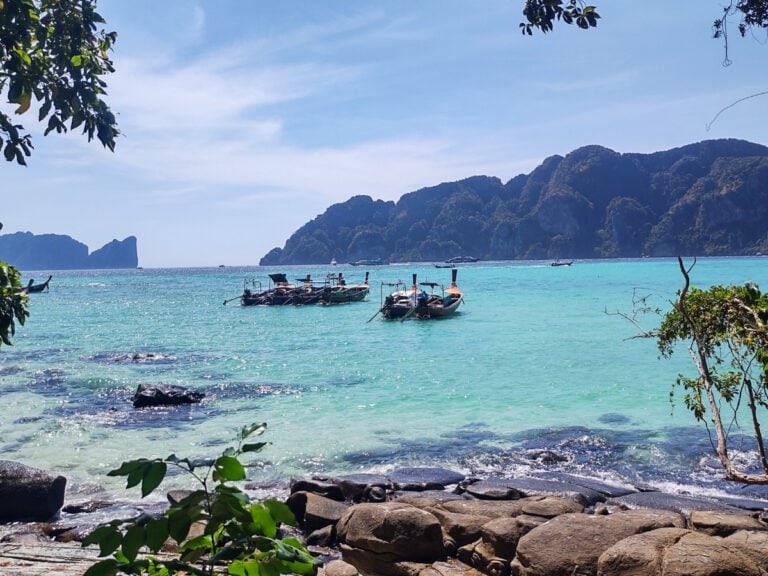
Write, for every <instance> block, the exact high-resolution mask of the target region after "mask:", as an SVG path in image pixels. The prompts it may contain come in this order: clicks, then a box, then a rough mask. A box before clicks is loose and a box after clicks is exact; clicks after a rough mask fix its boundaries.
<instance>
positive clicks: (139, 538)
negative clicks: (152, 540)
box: [121, 524, 145, 562]
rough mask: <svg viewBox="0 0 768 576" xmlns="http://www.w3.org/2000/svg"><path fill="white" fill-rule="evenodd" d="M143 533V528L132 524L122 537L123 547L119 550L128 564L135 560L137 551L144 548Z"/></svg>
mask: <svg viewBox="0 0 768 576" xmlns="http://www.w3.org/2000/svg"><path fill="white" fill-rule="evenodd" d="M144 541H145V533H144V527H143V526H139V525H137V524H134V525H133V526H131V527H130V528H128V530H127V531H126V533H125V536H123V546H122V548H121V550H122V552H123V554H125V556H126V558H127V559H128V561H129V562H133V561H134V560H136V555H137V554H138V553H139V549H140V548H141V547H142V546H144Z"/></svg>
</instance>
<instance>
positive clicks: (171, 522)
mask: <svg viewBox="0 0 768 576" xmlns="http://www.w3.org/2000/svg"><path fill="white" fill-rule="evenodd" d="M191 526H192V521H191V520H190V519H189V516H188V515H187V511H186V510H179V511H178V512H174V513H172V514H170V515H169V516H168V532H169V534H170V535H171V538H173V539H174V540H176V542H179V543H181V542H184V540H186V539H187V534H189V528H190V527H191Z"/></svg>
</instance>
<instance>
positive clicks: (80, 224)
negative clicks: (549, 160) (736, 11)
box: [0, 0, 768, 268]
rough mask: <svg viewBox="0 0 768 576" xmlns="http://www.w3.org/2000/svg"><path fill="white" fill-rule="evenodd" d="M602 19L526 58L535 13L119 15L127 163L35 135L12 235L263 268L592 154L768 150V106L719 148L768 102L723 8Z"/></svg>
mask: <svg viewBox="0 0 768 576" xmlns="http://www.w3.org/2000/svg"><path fill="white" fill-rule="evenodd" d="M596 3H597V5H598V8H599V11H600V13H601V15H602V17H603V18H602V20H601V21H600V23H599V26H598V28H597V29H594V30H590V31H588V32H582V31H580V30H578V29H576V28H574V27H567V26H561V27H559V28H556V29H555V31H554V32H553V33H550V34H547V35H542V34H537V35H534V36H533V37H523V36H522V35H521V34H520V32H519V30H518V23H519V22H520V21H521V19H522V15H521V11H522V6H523V0H486V1H484V2H471V1H469V0H421V1H420V2H413V1H405V0H387V1H386V2H370V1H366V0H359V1H356V2H353V1H351V0H346V1H337V0H290V1H280V2H277V1H273V2H265V1H261V0H217V1H216V2H213V1H208V2H202V1H199V2H195V1H193V0H163V1H157V0H152V1H150V0H131V1H130V2H126V1H125V0H101V1H100V2H99V9H100V12H101V13H102V15H103V16H104V17H105V18H106V20H107V22H108V24H107V26H108V28H109V29H110V30H116V31H117V32H118V41H117V44H116V46H115V52H114V54H113V57H114V62H115V66H116V68H117V72H116V73H115V74H114V75H112V76H110V77H109V78H108V80H107V81H108V84H109V89H108V92H109V98H108V101H109V104H110V106H111V107H112V108H113V110H114V111H115V112H116V113H117V114H118V122H119V125H120V129H121V130H122V132H123V136H122V137H120V139H119V141H118V144H117V148H116V151H115V153H111V152H109V151H106V150H104V149H103V148H102V147H101V145H100V144H98V143H95V142H93V143H90V144H88V143H87V142H86V141H85V138H84V137H82V136H80V135H79V133H78V134H69V135H66V136H58V135H49V136H47V137H43V136H42V135H41V132H42V130H41V128H40V127H39V126H38V125H37V123H36V121H35V117H36V114H35V113H34V112H32V113H29V114H26V115H25V116H22V117H20V121H22V122H23V123H24V124H25V126H26V127H27V128H28V129H30V130H31V131H32V133H33V135H34V145H35V152H34V154H33V156H32V158H31V159H30V161H29V167H27V168H22V167H18V166H16V165H15V164H14V165H12V164H8V163H5V162H3V163H2V167H1V168H0V170H2V190H3V195H2V196H3V209H2V211H1V212H0V220H1V221H2V222H3V224H4V228H3V233H11V232H16V231H30V232H33V233H35V234H44V233H56V234H67V235H69V236H72V237H73V238H75V239H77V240H79V241H81V242H84V243H85V244H87V245H88V246H89V248H90V249H91V250H94V249H96V248H99V247H101V246H102V245H104V244H106V243H107V242H109V241H111V240H112V239H114V238H117V239H123V238H125V237H126V236H129V235H135V236H136V237H137V238H138V246H139V264H140V265H141V266H143V267H145V268H148V267H175V266H180V267H186V266H216V265H219V264H225V265H255V264H257V263H258V261H259V259H260V258H261V257H262V256H263V255H264V254H266V253H267V252H268V251H269V250H270V249H271V248H273V247H275V246H283V245H284V244H285V241H286V240H287V239H288V237H289V236H290V235H291V234H292V233H293V232H294V231H295V230H296V229H297V228H299V227H300V226H301V225H303V224H304V223H306V222H307V221H309V220H311V219H312V218H314V217H315V216H317V215H318V214H321V213H322V212H324V211H325V209H326V208H327V207H328V206H330V205H331V204H334V203H337V202H343V201H345V200H346V199H348V198H349V197H351V196H353V195H356V194H367V195H370V196H372V197H374V198H380V199H385V200H397V199H398V198H399V197H400V196H401V195H403V194H405V193H407V192H411V191H413V190H417V189H419V188H422V187H425V186H433V185H436V184H439V183H441V182H449V181H455V180H460V179H462V178H466V177H469V176H473V175H477V174H485V175H489V176H497V177H499V178H500V179H501V180H502V181H504V182H506V181H507V180H509V179H511V178H513V177H514V176H516V175H518V174H520V173H528V172H530V171H531V170H533V169H534V168H535V167H536V166H537V165H539V164H540V163H541V161H542V160H544V159H545V158H546V157H548V156H551V155H553V154H560V155H565V154H567V153H569V152H571V151H572V150H574V149H575V148H578V147H579V146H584V145H589V144H599V145H602V146H606V147H608V148H611V149H613V150H616V151H617V152H641V153H647V152H654V151H658V150H667V149H669V148H674V147H677V146H683V145H685V144H690V143H692V142H698V141H701V140H706V139H711V138H741V139H745V140H750V141H752V142H758V143H761V144H768V132H767V131H766V128H768V114H767V113H766V112H767V111H768V96H765V97H760V98H753V99H751V100H747V101H745V102H743V103H740V104H738V105H737V106H734V107H733V108H731V109H729V110H727V111H725V112H724V113H723V114H722V115H721V116H720V117H719V118H718V119H717V121H716V122H715V123H714V125H713V126H712V127H711V128H710V129H709V130H707V124H708V123H709V122H710V121H711V120H712V119H713V117H714V116H715V115H716V114H717V112H718V111H719V110H721V109H722V108H723V107H725V106H728V105H729V104H731V103H733V102H734V101H736V100H738V99H740V98H743V97H745V96H749V95H751V94H755V93H757V92H762V91H765V90H767V89H768V85H766V82H765V76H764V74H763V71H764V70H765V61H766V57H768V46H766V42H767V39H766V37H765V34H762V35H758V36H750V37H748V38H746V39H742V38H740V37H738V35H737V34H736V33H735V31H734V33H733V34H732V38H731V43H730V58H731V60H732V62H733V63H732V64H731V65H730V66H727V67H725V66H723V58H724V51H723V45H722V43H721V42H719V41H716V40H713V39H711V24H712V21H713V20H714V18H715V17H716V16H717V15H718V14H719V13H720V11H721V7H720V6H721V2H717V1H706V2H670V1H669V0H648V1H646V2H642V3H640V4H639V5H638V4H637V3H632V2H624V1H617V0H599V1H596ZM0 105H2V106H3V110H7V106H6V105H4V104H0Z"/></svg>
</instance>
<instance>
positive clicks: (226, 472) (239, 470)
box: [213, 456, 245, 482]
mask: <svg viewBox="0 0 768 576" xmlns="http://www.w3.org/2000/svg"><path fill="white" fill-rule="evenodd" d="M213 467H214V472H213V479H214V480H215V481H219V480H221V481H223V482H226V481H231V482H236V481H238V480H245V468H243V465H242V464H240V461H239V460H238V459H237V458H235V457H233V456H219V457H218V458H217V459H216V461H215V462H214V464H213Z"/></svg>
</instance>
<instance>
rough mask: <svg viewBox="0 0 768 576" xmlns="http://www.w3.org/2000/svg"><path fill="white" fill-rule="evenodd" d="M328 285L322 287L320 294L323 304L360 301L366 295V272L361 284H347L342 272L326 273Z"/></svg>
mask: <svg viewBox="0 0 768 576" xmlns="http://www.w3.org/2000/svg"><path fill="white" fill-rule="evenodd" d="M325 278H326V281H327V282H328V285H327V286H325V288H324V289H323V294H322V296H321V299H322V302H323V303H324V304H343V303H345V302H360V301H361V300H365V297H366V296H368V290H369V288H368V272H366V273H365V280H363V282H362V284H347V281H346V279H345V278H344V273H343V272H339V273H338V274H328V275H327V276H326V277H325Z"/></svg>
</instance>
